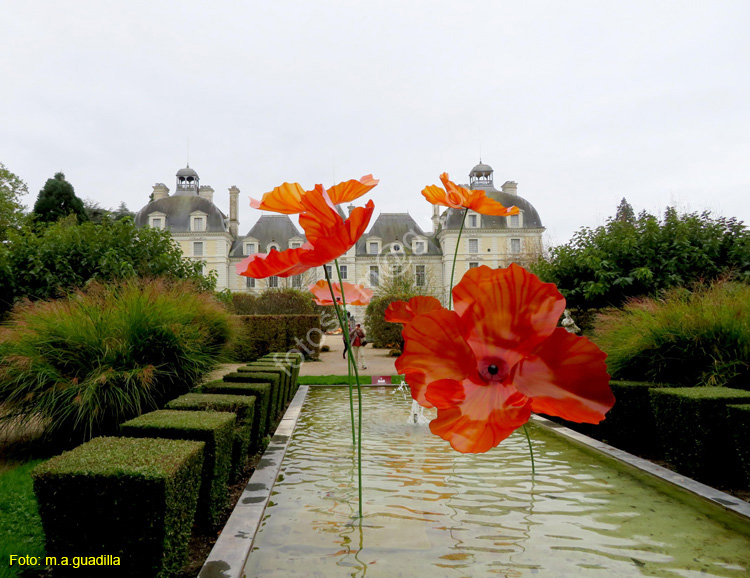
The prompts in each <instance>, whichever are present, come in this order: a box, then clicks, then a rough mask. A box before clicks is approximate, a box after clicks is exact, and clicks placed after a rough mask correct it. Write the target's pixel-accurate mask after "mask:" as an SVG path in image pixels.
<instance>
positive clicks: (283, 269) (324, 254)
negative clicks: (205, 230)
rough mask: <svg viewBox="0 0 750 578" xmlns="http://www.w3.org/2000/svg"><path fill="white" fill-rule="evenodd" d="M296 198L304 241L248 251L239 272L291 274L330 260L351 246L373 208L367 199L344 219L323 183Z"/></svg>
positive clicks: (255, 276)
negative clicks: (282, 247)
mask: <svg viewBox="0 0 750 578" xmlns="http://www.w3.org/2000/svg"><path fill="white" fill-rule="evenodd" d="M300 202H301V206H302V208H303V209H304V212H303V213H302V214H301V215H300V219H299V222H300V225H301V226H302V228H303V229H304V230H305V235H306V237H307V242H306V243H305V244H304V245H302V247H299V248H297V249H288V250H286V251H276V250H271V252H270V253H268V254H266V253H256V254H254V255H250V256H249V257H247V258H246V259H244V260H243V261H241V262H240V263H237V265H236V268H237V273H238V274H239V275H244V276H245V277H253V278H254V279H263V278H264V277H270V276H272V275H276V276H277V277H291V276H293V275H299V274H301V273H304V272H305V271H307V270H308V269H312V268H313V267H320V266H321V265H325V264H326V263H330V262H331V261H333V260H334V259H337V258H338V257H340V256H341V255H343V254H344V253H346V252H347V251H348V250H349V249H351V248H352V247H353V246H354V244H355V243H356V242H357V240H358V239H359V238H360V237H361V236H362V234H363V233H364V232H365V230H366V229H367V225H368V224H369V223H370V219H371V218H372V213H373V211H374V210H375V205H374V204H373V202H372V201H368V202H367V205H366V206H365V207H357V208H356V209H353V210H352V212H351V214H350V215H349V218H348V219H347V220H344V219H342V218H341V215H339V214H338V212H337V211H336V208H335V207H334V205H333V203H332V202H331V199H330V197H329V196H328V193H327V192H326V191H325V190H324V189H323V187H319V188H318V187H316V188H315V189H313V190H312V191H309V192H308V193H307V194H305V195H304V196H303V197H302V199H301V200H300Z"/></svg>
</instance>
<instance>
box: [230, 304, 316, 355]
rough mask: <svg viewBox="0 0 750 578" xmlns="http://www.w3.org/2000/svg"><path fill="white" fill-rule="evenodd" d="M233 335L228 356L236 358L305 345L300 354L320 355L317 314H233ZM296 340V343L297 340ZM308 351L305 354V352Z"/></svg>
mask: <svg viewBox="0 0 750 578" xmlns="http://www.w3.org/2000/svg"><path fill="white" fill-rule="evenodd" d="M235 319H236V321H237V332H236V333H237V336H236V338H235V339H234V342H233V344H232V350H231V355H232V358H233V359H235V360H237V361H248V360H250V359H257V358H258V357H260V356H261V355H265V354H267V353H269V352H271V351H287V350H290V349H294V348H296V347H297V344H298V343H299V342H301V343H303V344H304V346H305V351H304V353H305V354H306V355H309V356H310V357H313V358H316V357H318V356H319V355H320V337H321V336H322V335H323V333H322V331H321V330H320V315H237V316H235ZM298 340H299V342H298ZM308 352H309V353H308Z"/></svg>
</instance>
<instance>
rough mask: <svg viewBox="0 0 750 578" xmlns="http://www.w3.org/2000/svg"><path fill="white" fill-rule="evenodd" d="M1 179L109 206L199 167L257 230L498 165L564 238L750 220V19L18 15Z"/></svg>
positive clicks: (510, 12)
mask: <svg viewBox="0 0 750 578" xmlns="http://www.w3.org/2000/svg"><path fill="white" fill-rule="evenodd" d="M0 13H1V14H2V19H3V21H4V25H3V27H2V28H3V32H2V35H1V36H0V80H1V81H2V89H0V162H2V163H4V164H5V165H6V167H7V168H8V169H10V170H11V171H13V172H14V173H16V174H17V175H18V176H20V177H21V178H22V179H24V180H25V181H26V182H27V183H28V185H29V191H30V194H29V196H28V197H27V198H26V204H27V205H30V206H31V205H33V203H34V201H35V199H36V196H37V194H38V192H39V189H40V188H41V187H42V186H43V185H44V182H45V181H46V179H48V178H50V177H51V176H52V175H53V174H54V173H55V172H57V171H63V172H64V173H65V175H66V176H67V178H68V180H69V181H70V182H71V183H72V184H73V186H74V187H75V190H76V193H77V194H78V196H79V197H81V198H90V199H93V200H95V201H97V202H98V203H99V204H101V205H103V206H104V207H116V206H117V205H118V204H119V203H120V201H125V203H126V204H127V205H128V207H129V208H130V209H131V210H138V209H140V208H141V207H142V206H143V205H145V204H146V202H147V200H148V196H149V194H150V192H151V190H152V185H154V184H155V183H157V182H163V183H165V184H166V185H167V186H168V187H169V188H170V190H171V191H173V190H174V183H175V173H176V171H177V170H178V169H180V168H181V167H184V166H185V164H186V162H187V160H188V141H189V162H190V166H191V167H193V168H194V169H195V170H196V171H197V172H198V174H199V175H200V179H201V184H204V185H211V186H212V187H213V188H214V189H215V190H216V193H215V202H216V204H217V205H218V206H219V208H221V209H222V210H223V211H224V212H225V213H227V212H228V205H229V203H228V193H227V189H228V187H230V186H232V185H237V186H238V187H239V188H240V190H241V191H242V193H241V196H240V200H241V203H240V206H241V210H240V233H241V234H246V233H247V231H248V229H249V228H250V226H251V225H252V223H254V222H255V220H256V219H257V217H258V215H259V213H258V211H255V210H253V209H251V208H250V207H249V205H248V201H247V197H248V196H254V197H259V196H260V195H262V194H263V193H264V192H266V191H269V190H270V189H272V188H273V187H274V186H276V185H278V184H280V183H282V182H284V181H297V182H299V183H301V184H302V185H303V186H305V187H306V188H312V186H313V185H314V184H316V183H323V184H324V185H326V186H330V185H331V184H333V183H334V181H341V180H346V179H349V178H359V177H361V176H362V175H364V174H368V173H372V174H374V175H375V177H376V178H379V179H380V185H379V186H378V187H377V188H376V189H374V190H373V192H372V193H371V195H370V196H371V198H373V199H374V201H375V204H376V212H378V211H380V212H402V211H407V210H408V212H409V213H410V214H411V215H412V216H414V217H415V218H416V219H417V221H418V222H419V223H420V224H421V225H422V227H423V228H425V229H426V230H429V227H430V220H429V217H430V214H431V209H430V206H429V205H428V204H427V202H426V201H424V199H423V198H422V196H421V195H420V191H421V190H422V188H424V186H425V185H428V184H433V183H439V181H438V176H439V174H440V173H441V172H443V171H447V172H448V173H450V175H451V177H452V178H453V179H454V180H455V181H456V182H461V183H463V182H467V181H468V173H469V171H470V170H471V168H472V167H473V166H474V165H475V164H476V163H477V162H478V161H479V157H480V151H481V158H482V160H483V161H484V162H486V163H488V164H490V165H492V167H493V168H494V169H495V184H496V186H498V188H499V185H501V184H502V183H503V182H505V181H506V180H513V181H516V182H518V191H519V194H520V195H521V196H523V197H525V198H526V199H527V200H529V201H530V202H531V203H532V204H533V205H534V206H535V207H536V208H537V210H538V211H539V214H540V216H541V218H542V222H543V223H544V225H545V226H546V227H547V233H548V235H547V237H546V239H547V242H548V243H551V244H560V243H564V242H567V241H568V240H569V238H570V236H571V235H572V233H573V232H574V231H576V230H577V229H578V228H580V227H582V226H596V225H599V224H603V222H604V220H605V219H606V218H607V217H608V216H610V215H612V214H613V213H614V211H615V208H616V206H617V204H618V203H619V201H620V199H621V198H622V197H626V198H627V199H628V200H629V201H630V203H631V204H632V205H633V206H634V208H635V210H636V211H640V210H642V209H646V210H648V211H650V212H656V211H659V212H661V211H663V209H664V208H665V207H666V206H667V205H675V204H676V205H677V206H678V207H680V208H682V209H689V210H703V209H710V210H712V211H715V212H717V213H718V214H721V215H724V216H736V217H738V218H739V219H741V220H743V221H745V222H750V66H748V65H749V63H750V32H748V30H749V29H750V26H749V25H750V2H748V1H747V0H737V1H721V0H718V1H716V0H714V1H711V2H709V1H708V0H701V1H680V2H670V1H662V0H660V1H657V2H655V1H654V0H648V1H642V0H631V1H629V2H614V1H602V0H596V1H587V2H583V1H567V2H558V1H546V2H518V1H514V2H509V1H505V0H503V1H500V0H494V1H476V2H472V1H463V2H459V1H455V2H447V1H444V0H431V1H421V0H419V1H410V0H394V1H391V0H384V1H366V0H359V1H356V2H355V1H351V0H350V1H343V0H342V1H334V0H315V1H312V0H307V1H292V0H274V1H272V2H259V1H245V2H240V1H236V0H235V1H232V2H229V1H224V0H215V1H214V2H212V3H208V2H197V1H195V0H183V1H182V2H166V1H162V0H149V1H145V2H144V1H141V0H129V1H127V2H104V1H102V0H93V1H92V0H85V1H84V0H70V1H67V2H62V1H60V0H54V1H48V0H34V1H33V2H22V1H20V0H5V1H3V2H2V11H1V12H0Z"/></svg>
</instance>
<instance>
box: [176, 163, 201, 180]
mask: <svg viewBox="0 0 750 578" xmlns="http://www.w3.org/2000/svg"><path fill="white" fill-rule="evenodd" d="M177 176H178V177H196V178H197V177H198V173H196V172H195V170H194V169H191V168H190V165H188V166H186V167H185V168H184V169H180V170H179V171H177Z"/></svg>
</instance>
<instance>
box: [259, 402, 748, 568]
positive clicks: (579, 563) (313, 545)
mask: <svg viewBox="0 0 750 578" xmlns="http://www.w3.org/2000/svg"><path fill="white" fill-rule="evenodd" d="M393 391H394V390H393V388H365V389H364V391H363V395H364V407H365V412H364V435H363V441H362V447H363V481H364V508H363V510H364V519H362V520H359V519H357V518H356V514H357V503H356V500H357V489H356V465H355V461H354V459H353V455H354V454H353V452H352V447H351V431H350V422H349V419H350V418H349V406H348V394H347V392H346V390H345V389H343V388H310V391H309V393H308V397H307V401H306V403H305V406H304V408H303V410H302V414H301V416H300V420H299V422H298V424H297V428H296V430H295V433H294V437H293V438H292V441H291V443H290V446H289V451H288V453H287V455H286V457H285V458H284V462H283V465H282V468H281V472H280V476H279V479H278V482H277V484H276V486H275V488H274V492H273V495H272V497H271V502H270V504H269V507H268V508H267V510H266V516H265V518H264V521H263V523H262V525H261V528H260V530H259V531H258V535H257V537H256V541H255V543H254V547H253V551H252V553H251V555H250V557H249V559H248V562H247V565H246V567H245V572H246V575H247V577H248V578H254V577H264V578H266V577H269V576H279V577H290V576H306V577H318V576H319V577H321V578H322V577H325V578H335V577H338V576H372V577H381V576H382V577H388V578H392V577H407V578H415V577H422V576H424V577H429V578H438V577H443V576H446V577H459V576H466V577H472V578H475V577H479V576H500V577H507V578H511V577H512V578H517V577H525V576H530V577H544V578H546V577H561V578H562V577H588V576H596V577H601V578H605V577H606V578H609V577H630V576H664V577H682V578H697V577H711V576H718V577H737V578H739V577H746V576H749V575H750V528H745V530H747V532H738V531H736V528H737V525H736V524H730V523H729V522H730V521H731V520H734V521H736V518H729V517H727V518H726V519H723V518H722V514H718V513H717V514H716V515H714V514H711V515H710V516H709V515H706V514H704V513H702V511H701V510H702V509H696V508H694V507H692V506H691V505H687V504H686V503H684V502H683V501H681V500H680V499H678V498H676V497H673V494H670V493H666V492H661V491H659V490H658V489H655V488H654V487H653V486H652V485H651V484H645V483H643V481H641V480H640V479H639V478H638V477H636V476H635V475H633V474H631V473H630V471H629V470H627V469H626V468H622V469H621V468H618V467H613V466H612V465H611V464H610V463H608V462H607V461H603V460H599V459H597V458H596V457H594V456H592V455H591V454H590V453H589V452H586V451H583V450H581V449H579V448H577V447H575V446H574V445H572V444H570V443H569V442H568V441H566V440H565V439H562V438H560V437H558V436H556V435H555V434H554V433H553V432H549V431H547V430H546V429H544V428H542V427H534V426H533V425H531V426H530V432H531V437H532V441H533V444H534V452H535V464H536V475H535V476H534V477H533V478H532V475H531V462H530V459H529V452H528V446H527V442H526V438H525V437H524V436H523V434H522V432H516V433H515V434H514V435H513V436H511V437H510V438H509V439H508V440H506V441H504V442H503V443H502V444H500V446H498V447H497V448H495V449H493V450H490V451H489V452H487V453H486V454H480V455H468V454H467V455H465V454H460V453H458V452H455V451H454V450H452V449H451V448H450V446H449V445H448V443H447V442H445V441H444V440H442V439H440V438H438V437H436V436H434V435H432V434H431V433H430V431H429V428H428V427H427V426H424V425H410V424H407V423H406V421H407V417H408V415H409V412H410V408H411V399H408V400H407V399H405V398H404V397H403V396H402V395H401V394H400V393H396V394H395V395H394V394H393ZM430 411H431V410H427V411H426V414H427V417H428V418H432V417H434V413H432V414H431V413H430ZM432 411H434V410H432ZM727 516H728V515H727ZM731 525H734V526H735V529H732V528H730V526H731ZM740 529H742V527H741V524H740Z"/></svg>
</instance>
